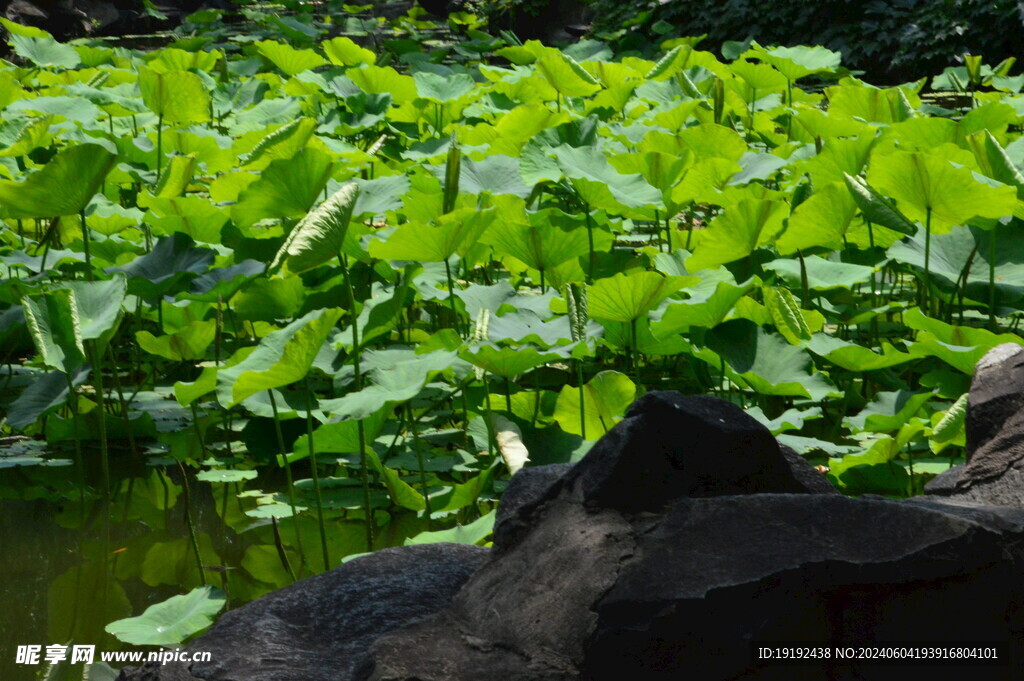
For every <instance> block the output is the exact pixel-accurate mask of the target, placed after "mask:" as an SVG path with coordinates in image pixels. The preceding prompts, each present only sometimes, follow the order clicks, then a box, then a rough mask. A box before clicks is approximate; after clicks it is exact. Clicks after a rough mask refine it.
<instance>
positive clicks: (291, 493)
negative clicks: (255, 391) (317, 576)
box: [267, 390, 306, 564]
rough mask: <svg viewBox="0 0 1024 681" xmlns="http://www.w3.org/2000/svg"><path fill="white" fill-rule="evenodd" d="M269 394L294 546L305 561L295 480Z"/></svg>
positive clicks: (272, 399) (274, 407)
mask: <svg viewBox="0 0 1024 681" xmlns="http://www.w3.org/2000/svg"><path fill="white" fill-rule="evenodd" d="M267 395H269V396H270V409H271V411H272V412H273V413H274V434H275V435H276V436H277V451H278V453H279V454H280V455H281V459H282V461H284V475H285V479H286V480H287V481H288V504H289V505H290V506H291V508H292V524H293V525H294V526H295V548H296V549H298V551H299V558H300V559H301V560H302V563H303V564H305V563H306V553H305V551H303V550H302V534H301V533H300V532H299V511H298V504H297V503H295V481H294V479H293V478H292V464H291V462H290V461H289V460H288V452H287V451H285V446H284V434H283V433H282V432H281V417H280V416H279V415H278V413H277V400H276V399H275V398H274V391H273V390H267Z"/></svg>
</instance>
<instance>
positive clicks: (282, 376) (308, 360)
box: [217, 309, 342, 407]
mask: <svg viewBox="0 0 1024 681" xmlns="http://www.w3.org/2000/svg"><path fill="white" fill-rule="evenodd" d="M341 314H342V311H341V310H339V309H327V310H323V309H321V310H313V311H312V312H309V313H307V314H305V315H303V316H302V317H299V318H298V319H296V320H295V321H293V322H292V323H290V324H288V325H287V326H286V327H284V328H283V329H281V330H279V331H274V332H272V333H269V334H267V335H266V336H264V337H263V338H262V339H261V340H260V344H259V345H258V346H257V347H256V350H254V351H253V352H252V354H250V355H249V356H248V357H246V358H245V359H244V360H242V361H241V362H239V363H238V364H236V365H234V366H231V367H226V368H223V369H221V370H220V371H218V372H217V401H218V402H220V403H221V404H222V405H224V406H225V407H231V406H234V405H236V404H238V403H239V402H241V401H242V400H244V399H245V398H247V397H249V396H250V395H254V394H256V393H258V392H260V391H262V390H270V389H271V388H281V387H283V386H286V385H291V384H292V383H295V382H297V381H300V380H302V379H303V378H305V376H306V374H307V373H308V372H309V369H310V367H311V366H312V365H313V360H314V359H316V356H317V354H319V352H320V349H321V347H322V346H323V344H324V342H325V341H326V340H327V336H328V334H330V332H331V330H332V329H334V325H335V324H336V323H337V321H338V319H340V318H341Z"/></svg>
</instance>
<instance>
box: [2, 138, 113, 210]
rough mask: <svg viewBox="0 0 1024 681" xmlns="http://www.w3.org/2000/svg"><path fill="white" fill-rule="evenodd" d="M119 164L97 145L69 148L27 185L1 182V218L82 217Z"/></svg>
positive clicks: (35, 174)
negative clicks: (77, 215)
mask: <svg viewBox="0 0 1024 681" xmlns="http://www.w3.org/2000/svg"><path fill="white" fill-rule="evenodd" d="M116 160H117V157H116V156H114V155H113V154H111V153H110V152H109V151H107V150H106V149H105V148H104V147H101V146H99V145H97V144H80V145H77V146H74V147H69V148H66V149H64V150H62V151H60V152H59V153H58V154H57V155H56V156H54V157H53V158H52V159H51V160H50V162H49V163H47V164H46V165H45V166H43V168H42V169H41V170H39V171H38V172H36V173H33V174H31V175H29V176H28V178H27V179H25V180H24V181H23V182H13V181H11V180H0V215H4V216H6V217H9V218H53V217H59V216H61V215H75V214H76V213H80V212H81V211H83V210H85V208H86V206H88V205H89V202H90V201H91V200H92V198H93V196H94V195H95V194H96V192H97V190H98V189H99V187H100V185H101V184H102V183H103V179H104V178H105V177H106V176H107V173H109V172H110V170H111V168H113V167H114V163H115V162H116Z"/></svg>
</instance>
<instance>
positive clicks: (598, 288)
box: [587, 272, 699, 322]
mask: <svg viewBox="0 0 1024 681" xmlns="http://www.w3.org/2000/svg"><path fill="white" fill-rule="evenodd" d="M698 281H699V279H697V278H696V277H674V276H668V277H667V276H665V275H663V274H661V273H660V272H633V273H630V274H624V273H619V274H616V275H615V276H614V277H607V278H605V279H599V280H597V281H596V282H595V283H594V285H593V286H588V287H587V305H588V309H589V313H590V316H591V317H593V318H595V319H603V320H608V321H612V322H632V321H635V320H637V319H640V318H641V317H643V316H644V315H646V314H647V313H648V312H650V311H651V310H653V309H654V308H656V307H657V306H658V305H659V304H661V302H662V301H663V300H665V299H666V298H668V297H669V296H671V295H672V294H673V293H675V292H676V291H678V290H679V289H681V288H682V287H684V286H687V285H690V284H695V283H697V282H698Z"/></svg>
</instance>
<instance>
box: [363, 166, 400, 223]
mask: <svg viewBox="0 0 1024 681" xmlns="http://www.w3.org/2000/svg"><path fill="white" fill-rule="evenodd" d="M353 182H355V183H356V184H357V185H358V186H359V190H360V191H359V198H358V199H357V200H356V207H355V210H354V211H353V213H352V217H353V219H356V220H358V219H360V218H367V217H369V218H372V217H375V216H377V215H384V214H385V213H387V212H388V211H390V210H401V208H402V205H403V203H404V201H405V195H406V193H407V192H408V191H409V188H410V187H411V183H410V182H409V178H408V177H406V176H405V175H386V176H384V177H378V178H375V179H372V180H362V179H355V180H353Z"/></svg>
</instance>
